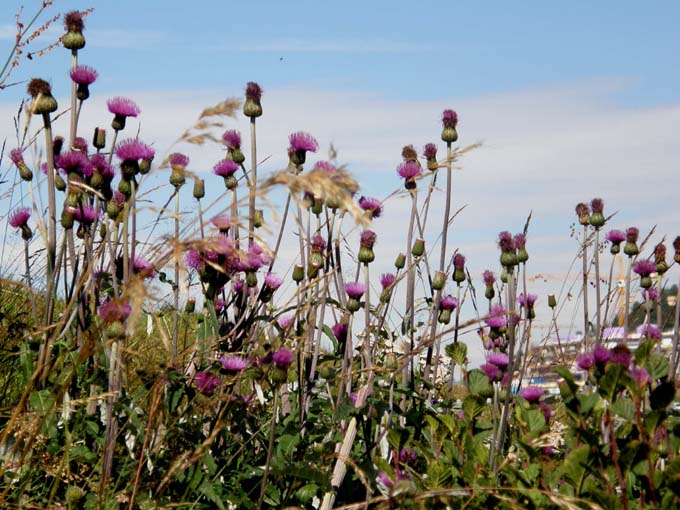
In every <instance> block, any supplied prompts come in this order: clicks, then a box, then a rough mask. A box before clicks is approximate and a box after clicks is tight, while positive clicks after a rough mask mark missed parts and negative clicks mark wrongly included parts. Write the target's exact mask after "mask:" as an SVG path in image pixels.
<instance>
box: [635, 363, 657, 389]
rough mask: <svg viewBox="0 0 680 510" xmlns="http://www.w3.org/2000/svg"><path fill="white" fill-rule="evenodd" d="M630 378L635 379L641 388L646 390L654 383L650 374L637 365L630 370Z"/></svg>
mask: <svg viewBox="0 0 680 510" xmlns="http://www.w3.org/2000/svg"><path fill="white" fill-rule="evenodd" d="M630 376H631V377H632V378H633V380H634V381H635V383H636V384H637V385H638V387H639V388H644V387H645V386H646V385H647V384H649V383H650V382H651V381H652V378H651V377H650V376H649V372H647V370H645V369H644V368H642V367H639V366H637V365H636V366H634V367H633V368H631V369H630Z"/></svg>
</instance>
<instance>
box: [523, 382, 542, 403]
mask: <svg viewBox="0 0 680 510" xmlns="http://www.w3.org/2000/svg"><path fill="white" fill-rule="evenodd" d="M519 394H520V396H521V397H522V398H523V399H524V400H526V401H527V402H536V401H537V400H538V399H540V398H541V397H542V396H543V388H539V387H538V386H527V387H526V388H522V389H521V390H520V391H519Z"/></svg>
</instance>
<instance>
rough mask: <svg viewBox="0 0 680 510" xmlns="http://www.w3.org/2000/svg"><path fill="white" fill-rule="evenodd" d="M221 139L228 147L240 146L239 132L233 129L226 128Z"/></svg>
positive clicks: (235, 147)
mask: <svg viewBox="0 0 680 510" xmlns="http://www.w3.org/2000/svg"><path fill="white" fill-rule="evenodd" d="M222 141H223V142H224V145H226V146H227V148H228V149H231V150H234V149H240V148H241V133H239V132H238V131H237V130H235V129H228V130H227V131H225V132H224V134H222Z"/></svg>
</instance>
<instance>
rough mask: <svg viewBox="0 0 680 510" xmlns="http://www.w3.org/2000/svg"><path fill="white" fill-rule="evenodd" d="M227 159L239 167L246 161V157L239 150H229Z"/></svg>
mask: <svg viewBox="0 0 680 510" xmlns="http://www.w3.org/2000/svg"><path fill="white" fill-rule="evenodd" d="M227 159H230V160H232V161H233V162H234V163H236V164H238V165H240V164H242V163H243V162H244V161H245V160H246V157H245V156H244V155H243V151H242V150H241V149H240V148H236V149H229V150H228V151H227Z"/></svg>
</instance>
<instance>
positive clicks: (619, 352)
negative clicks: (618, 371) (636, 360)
mask: <svg viewBox="0 0 680 510" xmlns="http://www.w3.org/2000/svg"><path fill="white" fill-rule="evenodd" d="M630 360H631V354H630V349H629V348H628V347H626V345H625V344H618V345H617V346H616V347H614V348H613V349H612V357H611V359H610V361H611V362H612V363H616V364H617V365H622V366H624V367H626V368H628V366H629V365H630Z"/></svg>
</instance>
